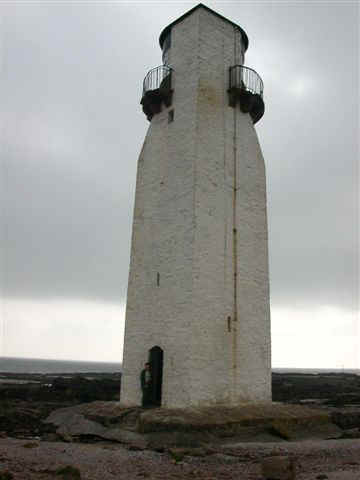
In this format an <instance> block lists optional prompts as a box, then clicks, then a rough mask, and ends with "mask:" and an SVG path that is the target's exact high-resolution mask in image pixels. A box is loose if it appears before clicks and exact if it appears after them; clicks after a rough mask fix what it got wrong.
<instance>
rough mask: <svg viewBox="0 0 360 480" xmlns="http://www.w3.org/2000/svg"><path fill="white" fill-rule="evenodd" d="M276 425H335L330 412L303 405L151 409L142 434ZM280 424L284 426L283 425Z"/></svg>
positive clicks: (143, 416) (226, 430)
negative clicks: (332, 423) (276, 423)
mask: <svg viewBox="0 0 360 480" xmlns="http://www.w3.org/2000/svg"><path fill="white" fill-rule="evenodd" d="M274 422H282V423H281V425H284V426H287V427H288V428H290V427H292V426H293V425H294V424H299V425H304V426H306V427H308V428H312V427H315V426H317V425H324V424H329V423H331V420H330V417H329V414H328V413H327V412H324V411H321V410H318V409H312V408H308V407H304V406H300V405H285V404H284V405H282V404H275V403H273V404H255V405H251V404H244V405H242V406H238V407H228V408H226V407H204V408H188V409H165V408H159V409H151V410H146V411H143V412H141V413H140V415H139V418H138V429H139V431H140V432H143V433H145V432H153V431H170V430H174V431H212V432H216V434H218V435H220V436H226V435H231V434H235V433H238V432H239V433H241V430H242V429H243V428H244V427H258V426H259V427H261V428H262V429H263V430H264V429H265V431H267V429H272V428H273V426H274ZM279 425H280V424H279Z"/></svg>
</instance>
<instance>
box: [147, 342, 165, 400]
mask: <svg viewBox="0 0 360 480" xmlns="http://www.w3.org/2000/svg"><path fill="white" fill-rule="evenodd" d="M163 359H164V352H163V350H162V349H161V348H160V347H157V346H155V347H153V348H151V349H150V350H149V363H150V370H151V377H152V395H151V397H152V404H153V405H155V406H158V407H160V405H161V389H162V376H163Z"/></svg>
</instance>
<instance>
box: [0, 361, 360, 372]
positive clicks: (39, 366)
mask: <svg viewBox="0 0 360 480" xmlns="http://www.w3.org/2000/svg"><path fill="white" fill-rule="evenodd" d="M121 369H122V365H121V363H120V362H112V363H111V362H84V361H75V360H46V359H40V358H18V357H0V373H44V374H46V373H48V374H54V373H55V374H56V373H59V374H60V373H71V374H74V373H119V372H121ZM272 371H273V372H274V373H295V374H304V373H308V374H317V373H353V374H356V375H360V369H356V368H339V369H335V368H273V370H272Z"/></svg>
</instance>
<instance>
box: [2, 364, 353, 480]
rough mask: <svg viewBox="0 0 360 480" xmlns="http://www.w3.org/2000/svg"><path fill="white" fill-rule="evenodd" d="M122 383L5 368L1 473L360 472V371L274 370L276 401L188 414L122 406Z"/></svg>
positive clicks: (286, 478) (21, 479)
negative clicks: (305, 372) (6, 369)
mask: <svg viewBox="0 0 360 480" xmlns="http://www.w3.org/2000/svg"><path fill="white" fill-rule="evenodd" d="M120 381H121V376H120V374H99V373H91V372H90V373H86V374H63V375H58V374H57V375H53V374H52V375H50V374H13V373H1V374H0V480H54V478H58V479H59V480H61V479H63V480H81V479H85V478H86V479H87V480H92V479H93V480H98V479H100V478H101V480H107V479H109V480H111V479H114V480H115V479H116V480H121V479H124V480H125V479H126V480H132V479H134V480H135V479H138V478H149V479H151V480H152V479H154V480H155V479H193V478H197V479H204V480H219V479H224V480H225V479H228V480H231V479H238V478H241V479H242V480H259V479H260V478H279V479H281V480H293V479H294V478H296V479H297V480H305V479H320V478H321V479H329V480H357V479H358V478H359V474H360V461H359V458H360V376H357V375H352V374H345V373H337V374H316V375H315V374H314V375H312V374H298V373H297V374H296V373H294V374H291V373H284V374H283V373H282V374H280V373H274V374H273V400H274V403H273V404H272V405H271V406H269V407H266V408H263V407H261V406H257V407H254V406H251V405H248V406H246V405H244V406H242V407H240V408H237V409H224V408H222V409H218V410H216V409H211V408H209V409H202V410H201V411H200V410H197V409H192V410H191V409H190V410H189V411H186V412H185V411H175V410H174V411H170V410H166V409H148V410H143V409H142V408H140V407H136V408H132V409H123V408H121V407H120V405H119V394H120V388H119V387H120ZM274 475H275V477H274ZM279 475H280V476H279Z"/></svg>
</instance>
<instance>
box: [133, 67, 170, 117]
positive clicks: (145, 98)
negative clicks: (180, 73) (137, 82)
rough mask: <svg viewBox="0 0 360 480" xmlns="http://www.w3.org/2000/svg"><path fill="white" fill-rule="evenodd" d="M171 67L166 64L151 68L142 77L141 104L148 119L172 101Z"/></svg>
mask: <svg viewBox="0 0 360 480" xmlns="http://www.w3.org/2000/svg"><path fill="white" fill-rule="evenodd" d="M171 77H172V69H171V68H170V67H168V66H167V65H160V66H159V67H155V68H152V69H151V70H150V71H149V72H148V73H147V75H146V77H145V78H144V82H143V91H142V98H141V102H140V103H141V105H142V106H143V112H144V113H145V115H146V117H147V119H148V120H151V119H152V117H153V116H154V115H155V113H159V112H161V108H162V105H163V104H164V105H165V106H166V107H169V106H170V105H171V102H172V93H173V90H172V85H171Z"/></svg>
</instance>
